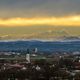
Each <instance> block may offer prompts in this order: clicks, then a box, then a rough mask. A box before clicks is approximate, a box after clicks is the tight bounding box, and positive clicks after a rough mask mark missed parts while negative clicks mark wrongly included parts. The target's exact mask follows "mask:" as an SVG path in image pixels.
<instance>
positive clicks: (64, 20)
mask: <svg viewBox="0 0 80 80" xmlns="http://www.w3.org/2000/svg"><path fill="white" fill-rule="evenodd" d="M0 25H1V26H33V25H51V26H80V15H74V16H65V17H54V16H53V17H42V18H41V17H38V18H35V17H34V18H8V19H0Z"/></svg>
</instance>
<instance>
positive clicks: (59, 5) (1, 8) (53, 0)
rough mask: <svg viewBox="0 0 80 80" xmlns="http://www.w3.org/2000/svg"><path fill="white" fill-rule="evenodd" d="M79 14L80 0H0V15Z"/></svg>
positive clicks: (6, 16) (4, 16)
mask: <svg viewBox="0 0 80 80" xmlns="http://www.w3.org/2000/svg"><path fill="white" fill-rule="evenodd" d="M74 14H80V0H0V17H2V18H8V17H36V16H38V17H43V16H46V17H48V16H50V17H52V16H63V15H74Z"/></svg>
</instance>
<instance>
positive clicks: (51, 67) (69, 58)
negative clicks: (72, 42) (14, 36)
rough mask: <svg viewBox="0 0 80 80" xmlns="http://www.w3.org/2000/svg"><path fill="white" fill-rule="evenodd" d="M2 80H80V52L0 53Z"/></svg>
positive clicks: (0, 79) (30, 51) (28, 51)
mask: <svg viewBox="0 0 80 80" xmlns="http://www.w3.org/2000/svg"><path fill="white" fill-rule="evenodd" d="M0 80H80V52H70V53H69V52H55V53H49V54H46V53H42V52H39V51H38V49H37V48H34V49H32V50H30V49H27V51H26V52H25V53H19V52H0Z"/></svg>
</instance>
